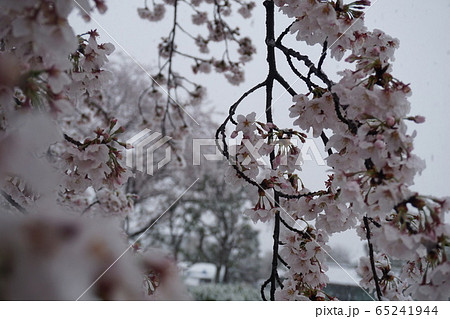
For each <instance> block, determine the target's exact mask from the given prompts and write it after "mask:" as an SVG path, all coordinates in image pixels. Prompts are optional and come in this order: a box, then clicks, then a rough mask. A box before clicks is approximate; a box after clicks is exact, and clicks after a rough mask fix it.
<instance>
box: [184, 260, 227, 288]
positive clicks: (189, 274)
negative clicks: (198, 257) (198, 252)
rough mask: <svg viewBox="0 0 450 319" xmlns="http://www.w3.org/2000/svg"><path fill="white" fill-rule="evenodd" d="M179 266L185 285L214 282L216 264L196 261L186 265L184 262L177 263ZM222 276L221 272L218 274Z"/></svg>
mask: <svg viewBox="0 0 450 319" xmlns="http://www.w3.org/2000/svg"><path fill="white" fill-rule="evenodd" d="M178 266H179V268H180V270H181V273H182V277H183V279H184V283H185V284H186V285H187V286H199V285H202V284H210V283H214V281H215V279H216V271H217V268H216V265H214V264H211V263H196V264H193V265H191V266H187V264H185V263H179V265H178ZM220 277H221V278H222V277H223V273H222V274H221V276H220Z"/></svg>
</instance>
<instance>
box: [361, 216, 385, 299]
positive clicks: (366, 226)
mask: <svg viewBox="0 0 450 319" xmlns="http://www.w3.org/2000/svg"><path fill="white" fill-rule="evenodd" d="M363 220H364V227H365V228H366V238H367V246H368V247H369V257H370V266H371V268H372V274H373V281H374V282H375V290H376V292H377V297H378V300H380V301H381V296H382V294H381V288H380V279H379V278H378V275H377V272H376V268H375V259H374V253H373V246H372V243H371V241H370V227H369V220H368V218H367V216H364V218H363Z"/></svg>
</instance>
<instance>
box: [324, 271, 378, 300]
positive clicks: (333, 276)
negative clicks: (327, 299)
mask: <svg viewBox="0 0 450 319" xmlns="http://www.w3.org/2000/svg"><path fill="white" fill-rule="evenodd" d="M342 268H343V269H342ZM342 268H341V267H339V266H338V265H336V264H329V265H328V271H327V272H326V273H325V274H326V275H327V276H328V278H329V279H330V282H329V283H328V285H327V287H326V288H325V289H324V291H325V292H326V293H327V294H329V295H330V296H333V297H337V298H338V299H339V300H345V301H347V300H348V301H350V300H372V298H370V297H369V296H368V295H367V293H366V292H365V291H364V290H363V289H362V288H361V287H359V281H360V280H361V277H360V276H359V275H358V273H357V272H356V269H355V268H350V267H342Z"/></svg>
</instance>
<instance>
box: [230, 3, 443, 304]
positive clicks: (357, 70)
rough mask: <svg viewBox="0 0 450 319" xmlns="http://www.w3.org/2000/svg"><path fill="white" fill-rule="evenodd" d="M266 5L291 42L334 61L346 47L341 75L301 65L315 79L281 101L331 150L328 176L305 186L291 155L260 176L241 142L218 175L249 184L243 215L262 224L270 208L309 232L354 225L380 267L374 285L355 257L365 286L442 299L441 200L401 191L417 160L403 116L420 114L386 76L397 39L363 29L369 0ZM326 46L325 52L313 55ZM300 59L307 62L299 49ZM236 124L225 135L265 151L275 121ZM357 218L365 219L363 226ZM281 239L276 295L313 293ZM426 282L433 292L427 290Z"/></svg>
mask: <svg viewBox="0 0 450 319" xmlns="http://www.w3.org/2000/svg"><path fill="white" fill-rule="evenodd" d="M275 4H276V5H277V6H279V7H280V10H281V11H282V12H283V13H284V14H285V15H287V16H288V17H292V18H295V21H294V23H293V24H292V25H291V27H290V29H289V30H290V31H291V33H296V38H297V40H299V41H305V42H306V43H307V44H309V45H321V46H323V47H324V48H327V49H328V50H329V52H330V53H331V56H332V57H335V58H336V59H337V60H340V59H342V58H343V57H344V56H345V54H347V57H346V62H348V63H350V64H351V65H352V66H354V68H353V69H346V70H344V71H342V72H339V75H340V80H339V81H338V83H334V82H333V81H331V80H329V79H328V77H327V75H326V74H325V73H324V71H322V69H321V68H320V66H319V67H318V68H316V67H314V65H312V62H310V64H311V66H310V72H311V73H313V74H315V75H316V76H317V77H318V78H319V79H321V80H322V82H323V85H322V86H321V85H319V84H316V83H314V82H313V81H309V82H306V83H307V84H308V87H309V92H308V93H306V94H297V95H294V96H293V102H294V105H293V106H292V107H291V108H290V116H291V118H294V123H293V125H294V126H295V127H296V128H298V129H300V130H301V131H300V132H299V133H298V134H303V133H301V132H302V131H306V132H308V131H310V130H312V135H313V136H314V137H321V138H322V140H323V142H324V146H325V147H324V150H325V151H328V152H329V154H330V155H329V156H328V157H327V159H326V161H327V164H328V166H329V168H330V175H329V178H328V180H326V181H325V186H326V187H325V189H323V190H319V191H315V192H311V191H310V190H309V189H307V188H306V187H305V186H304V185H303V182H301V183H299V182H297V181H301V173H300V170H299V169H298V168H297V167H295V164H294V162H292V161H291V162H289V161H288V162H287V165H286V168H285V170H284V171H280V166H279V165H278V163H277V160H276V158H275V157H273V158H272V159H271V163H270V164H271V165H270V167H269V169H267V168H266V169H265V170H264V173H263V170H262V169H261V168H260V165H259V164H258V160H259V159H257V158H256V159H255V158H252V157H250V154H249V153H248V151H247V152H246V150H245V148H244V147H243V143H241V144H238V148H237V156H236V161H235V163H234V166H233V169H234V171H232V170H230V172H229V174H228V175H227V180H228V181H233V182H234V183H235V182H236V181H242V182H248V183H250V184H253V185H255V186H258V188H259V189H258V193H259V196H260V197H259V200H258V202H257V204H256V206H255V208H253V209H250V210H247V211H246V214H247V215H249V216H250V217H251V218H252V219H253V220H254V221H257V220H259V221H263V222H265V221H268V220H269V219H270V218H269V217H270V216H273V215H274V214H275V213H276V212H278V213H281V212H283V213H286V214H288V215H289V219H292V220H293V221H294V222H300V223H304V222H306V221H313V222H314V227H315V228H316V229H317V231H320V232H323V233H325V234H332V233H334V232H341V231H345V230H347V229H350V228H355V227H356V228H357V229H358V234H359V235H360V236H361V238H362V239H364V240H365V239H367V240H371V242H372V243H373V245H374V248H375V251H376V255H375V259H376V263H377V269H378V270H377V271H380V273H379V276H378V280H377V282H375V279H374V275H373V274H372V277H371V276H370V273H369V272H371V271H372V269H371V267H369V266H368V264H367V263H368V260H369V259H363V260H362V261H361V266H360V269H361V273H362V275H363V282H362V284H363V285H364V286H365V287H368V288H369V287H370V288H374V287H375V286H376V285H378V286H380V287H381V288H382V296H383V298H385V299H395V300H405V299H410V298H416V299H417V298H418V299H421V298H438V299H442V300H447V299H448V298H449V290H448V283H447V281H446V279H445V274H447V271H448V267H449V262H448V261H447V259H446V248H447V247H448V237H449V234H450V229H449V227H448V225H447V224H445V220H444V219H445V218H444V217H445V212H446V211H448V200H449V199H448V198H444V199H438V198H433V197H430V196H424V195H421V194H418V193H415V192H413V191H412V190H411V189H410V187H411V186H412V185H413V184H414V176H415V175H416V174H417V173H420V172H421V171H422V170H423V168H424V167H425V165H424V162H423V160H421V159H420V158H418V157H417V156H416V155H414V154H413V140H414V136H415V133H413V134H412V135H410V134H409V133H408V130H407V125H406V123H407V121H411V122H414V123H418V124H420V123H423V122H424V118H423V117H422V116H411V115H410V114H409V112H410V104H409V101H408V97H409V96H410V95H411V89H410V87H409V85H408V84H405V83H403V82H401V81H400V80H398V79H396V78H395V77H394V76H393V75H392V61H393V60H394V50H395V49H396V48H397V47H398V46H399V41H398V40H397V39H394V38H392V37H390V36H389V35H387V34H385V33H384V32H383V31H381V30H373V31H368V30H367V28H366V27H365V26H364V21H363V16H364V13H363V10H364V8H365V7H367V6H368V5H370V2H369V1H365V0H361V1H354V2H352V3H350V4H343V2H342V1H316V0H305V1H302V0H277V1H275ZM328 44H331V45H330V47H327V45H328ZM286 52H287V53H286ZM291 52H292V51H284V53H285V54H290V53H291ZM327 52H328V51H324V53H323V54H322V58H324V55H325V54H326V53H327ZM297 56H300V55H297ZM300 60H302V61H307V62H308V60H305V58H304V57H302V56H300ZM307 65H308V64H307ZM309 79H310V77H309V76H308V78H307V80H309ZM236 123H237V124H236V129H235V132H233V133H232V137H236V136H237V133H236V132H242V133H243V141H244V140H245V139H250V140H252V139H253V143H252V145H255V144H256V141H255V137H257V138H258V139H259V140H261V139H262V140H263V142H262V143H260V144H259V148H260V149H261V150H264V152H265V153H264V155H268V154H269V153H270V152H272V151H273V148H271V147H272V145H271V141H272V139H271V138H268V135H270V134H274V132H278V129H277V128H276V125H275V124H273V123H265V124H264V123H260V124H258V125H259V126H260V127H267V128H268V129H267V132H263V129H261V128H257V122H256V121H255V120H254V115H253V114H250V115H248V116H247V117H245V116H238V117H237V121H236ZM256 131H258V134H255V132H256ZM325 133H327V134H325ZM330 133H331V136H330V137H329V138H328V137H326V135H328V134H330ZM324 136H325V138H324ZM272 154H275V153H272ZM247 159H248V160H247ZM233 160H234V157H233ZM245 160H246V161H245ZM267 171H271V172H267ZM275 176H276V179H275V180H274V179H273V178H274V177H275ZM293 176H295V181H296V183H293V180H294V179H293ZM268 177H269V178H268ZM281 185H284V186H287V187H280V186H281ZM277 186H278V187H277ZM270 191H273V192H274V196H275V195H276V194H278V195H279V196H281V195H282V196H281V197H282V198H281V200H280V203H275V202H274V200H273V198H274V196H271V198H272V200H271V201H270V203H269V204H266V202H265V200H266V199H265V198H264V196H267V194H268V192H270ZM275 204H281V207H280V208H278V207H277V205H275ZM364 218H365V219H367V220H368V221H369V223H368V224H365V223H363V219H364ZM291 230H292V229H291ZM293 231H295V230H293ZM368 234H369V235H368ZM325 237H326V236H325ZM325 237H324V238H325ZM285 240H286V239H285ZM287 241H288V242H289V240H287ZM308 241H309V239H306V238H304V239H302V240H300V243H299V246H300V247H304V245H306V244H307V242H308ZM324 241H325V240H324ZM282 242H283V243H284V241H283V240H282ZM309 245H314V243H310V244H309ZM288 246H289V244H286V243H284V246H283V251H284V253H283V256H282V257H283V258H284V260H285V261H286V262H287V264H288V265H289V266H290V267H291V268H290V274H289V276H288V278H287V279H286V280H285V281H284V283H283V285H282V287H283V288H282V289H281V290H280V291H279V293H278V296H279V297H280V298H282V299H296V298H298V299H301V298H303V297H304V296H306V297H308V298H310V299H314V298H317V294H310V295H308V294H305V291H306V290H305V288H304V287H306V286H307V287H309V288H315V287H316V288H318V289H320V288H321V287H322V286H321V283H322V281H321V280H318V279H317V278H316V279H315V280H312V279H307V278H306V277H305V276H304V275H305V272H301V273H302V274H303V275H301V276H299V275H298V274H297V273H295V271H292V267H293V266H292V265H295V264H296V263H297V262H299V260H303V259H302V258H300V257H298V255H299V253H298V251H295V250H294V249H285V248H286V247H288ZM391 259H393V260H403V261H404V262H406V263H407V265H408V267H405V268H404V269H403V270H401V272H400V274H397V275H394V274H393V273H392V269H391V266H390V260H391ZM430 273H432V274H433V275H432V276H430ZM312 283H314V285H312ZM369 283H370V284H369ZM431 289H434V290H433V291H434V293H433V294H429V295H427V292H428V291H431ZM300 296H303V297H300ZM322 296H323V295H322Z"/></svg>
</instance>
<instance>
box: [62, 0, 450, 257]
mask: <svg viewBox="0 0 450 319" xmlns="http://www.w3.org/2000/svg"><path fill="white" fill-rule="evenodd" d="M257 3H259V1H258V2H257ZM431 3H432V5H431ZM107 4H108V7H109V9H108V11H107V13H106V14H105V15H98V14H94V16H93V18H94V19H95V20H97V22H98V24H97V23H96V22H95V21H92V22H91V23H89V24H86V23H85V22H84V21H83V20H82V19H81V18H80V17H79V16H78V15H77V14H73V15H72V17H71V24H72V26H73V27H74V28H75V31H76V32H77V33H84V32H86V31H87V30H89V29H98V30H99V33H100V34H101V36H102V38H101V41H103V42H112V43H113V44H114V45H115V46H116V49H117V51H116V53H115V54H116V59H120V57H119V56H118V55H117V53H118V52H121V51H123V50H122V48H123V49H124V50H125V51H126V52H125V53H124V52H122V53H124V54H125V55H131V56H132V57H133V58H134V59H136V60H137V61H138V62H139V63H140V64H142V65H145V66H152V65H156V61H157V56H156V50H155V46H156V45H157V43H158V42H159V40H160V38H161V36H163V35H166V34H167V32H168V28H169V27H170V23H171V21H169V19H166V20H164V21H162V22H159V23H150V22H148V21H144V20H142V19H140V18H139V17H138V16H137V13H136V9H137V7H143V4H144V0H127V1H123V0H108V1H107ZM167 17H170V16H167ZM449 17H450V1H448V0H433V1H422V0H395V1H392V0H378V1H372V7H371V8H370V9H369V10H368V12H367V14H366V25H367V27H368V28H369V29H373V28H378V29H381V30H383V31H385V32H386V33H387V34H389V35H391V36H393V37H396V38H398V39H399V40H400V48H399V49H398V50H397V51H396V55H395V56H396V61H395V62H394V76H395V77H396V78H398V79H400V80H402V81H403V82H406V83H411V88H412V91H413V95H412V97H411V98H410V102H411V104H412V115H416V114H420V115H424V116H425V117H426V119H427V120H426V123H425V124H422V125H413V124H412V123H411V124H410V125H409V127H410V129H411V131H412V130H414V129H415V130H417V131H418V134H417V137H416V142H415V148H416V154H418V155H419V156H420V157H421V158H423V159H425V160H426V163H427V168H426V170H425V171H424V173H423V174H422V175H421V176H418V177H417V178H416V185H415V186H414V189H415V190H418V191H420V192H421V193H424V194H433V195H439V196H448V195H450V189H449V187H448V186H447V185H448V181H449V177H450V170H449V168H448V167H447V166H448V164H449V163H450V151H449V148H448V147H449V145H448V144H449V142H448V138H449V137H450V125H449V123H450V109H449V106H448V103H449V100H450V99H449V98H448V97H446V96H445V94H447V93H450V32H449V31H448V30H450V22H449ZM183 21H185V23H188V24H189V23H190V17H189V16H188V17H187V18H185V19H183ZM237 21H241V19H239V20H237ZM276 24H277V30H278V31H281V30H283V29H284V28H285V27H286V26H287V25H288V24H289V20H286V19H285V18H284V17H282V16H281V15H277V17H276ZM241 30H242V33H246V34H248V35H250V36H251V37H252V39H253V41H254V43H255V45H256V46H257V50H258V55H257V57H256V58H255V59H254V61H252V62H251V63H249V64H248V66H247V68H246V82H245V83H244V84H242V85H241V86H240V87H234V86H231V85H229V84H228V83H227V82H226V81H225V80H223V78H222V77H221V76H214V78H213V81H211V80H208V82H204V84H205V85H207V84H206V83H214V86H211V85H207V87H208V90H209V92H210V93H209V99H208V100H209V104H210V105H211V106H213V107H214V109H215V110H216V111H217V114H216V115H214V118H215V119H217V121H219V120H220V119H222V118H223V117H224V116H223V114H225V112H226V111H227V108H228V106H229V105H231V104H232V103H233V102H234V101H235V100H236V99H237V98H238V97H239V96H240V95H241V94H242V93H243V92H244V91H245V90H247V89H248V88H249V87H251V86H253V85H254V84H256V83H258V82H261V80H263V79H264V77H265V72H266V71H265V68H264V67H265V52H264V51H265V49H264V10H263V8H262V6H261V5H258V6H257V8H256V9H255V11H254V16H253V17H252V18H251V19H250V20H249V21H246V22H245V23H244V24H243V26H242V27H241ZM108 34H109V36H108ZM121 47H122V48H121ZM301 48H302V50H303V51H302V53H307V54H311V55H312V56H314V55H315V56H317V53H318V52H319V51H318V50H317V49H311V48H305V47H304V46H301ZM194 49H195V48H194ZM324 67H325V70H327V71H328V73H329V74H330V76H332V77H334V78H336V77H335V75H333V74H335V73H336V71H337V70H338V69H339V68H342V64H338V65H337V66H336V63H334V62H333V61H330V60H328V62H327V63H326V64H325V66H324ZM281 69H282V70H286V68H284V69H283V67H281ZM288 78H289V77H288ZM205 79H206V78H205V77H203V78H199V81H200V80H205ZM289 79H290V80H293V78H292V77H291V78H289ZM336 79H337V78H336ZM218 87H220V90H218V89H217V88H218ZM274 96H275V99H274V100H275V103H274V112H275V120H276V121H277V123H280V125H279V126H283V125H284V126H290V124H291V121H290V119H289V118H288V117H287V114H288V111H287V108H288V107H289V106H290V105H291V99H290V97H289V96H288V94H284V93H283V91H282V90H277V91H276V92H275V94H274ZM258 98H261V97H258V96H256V97H255V98H253V99H250V100H249V103H248V104H246V105H245V112H244V113H249V112H251V111H255V112H257V114H262V112H263V100H260V99H259V100H258ZM219 113H221V115H220V114H219ZM304 176H305V179H306V180H307V182H308V183H309V184H308V185H311V186H310V188H312V189H313V188H316V187H317V188H318V187H322V185H323V184H322V183H323V178H322V177H323V176H325V171H324V169H323V168H322V167H317V165H314V163H307V165H306V166H305V167H304ZM262 229H265V228H262ZM261 238H262V241H263V247H265V248H267V249H269V248H270V242H271V235H270V231H269V230H268V229H267V231H266V233H265V235H262V236H261ZM354 239H355V235H353V234H340V235H338V236H335V239H334V240H333V241H332V246H334V245H345V247H347V248H348V249H349V250H350V253H351V255H353V256H357V255H359V254H360V253H361V252H362V245H363V243H361V245H355V244H354V243H355V242H354V241H353V240H354ZM350 242H351V243H350ZM347 243H348V245H347Z"/></svg>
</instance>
